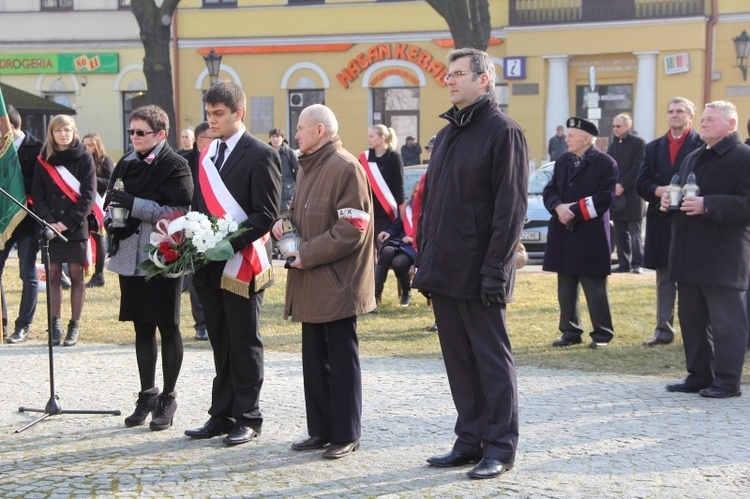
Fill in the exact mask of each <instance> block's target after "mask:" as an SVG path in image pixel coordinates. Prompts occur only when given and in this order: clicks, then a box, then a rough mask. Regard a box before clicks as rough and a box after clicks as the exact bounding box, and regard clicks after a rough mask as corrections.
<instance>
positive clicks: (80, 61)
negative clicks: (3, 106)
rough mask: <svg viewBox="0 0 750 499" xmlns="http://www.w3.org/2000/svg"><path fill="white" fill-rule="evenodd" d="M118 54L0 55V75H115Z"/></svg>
mask: <svg viewBox="0 0 750 499" xmlns="http://www.w3.org/2000/svg"><path fill="white" fill-rule="evenodd" d="M119 70H120V68H119V59H118V54H107V53H102V54H100V53H86V54H81V53H73V54H0V74H39V73H117V72H118V71H119Z"/></svg>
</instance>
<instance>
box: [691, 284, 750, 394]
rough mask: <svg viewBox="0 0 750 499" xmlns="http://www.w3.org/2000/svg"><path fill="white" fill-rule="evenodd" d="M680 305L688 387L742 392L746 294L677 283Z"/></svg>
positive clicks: (716, 287)
mask: <svg viewBox="0 0 750 499" xmlns="http://www.w3.org/2000/svg"><path fill="white" fill-rule="evenodd" d="M677 302H678V307H677V314H678V316H679V317H680V330H681V331H682V341H683V343H684V344H685V363H686V364H687V371H688V377H687V383H689V384H690V385H693V386H709V385H714V386H717V387H719V388H722V389H724V390H730V391H735V390H739V389H740V378H741V377H742V365H743V363H744V362H745V351H746V349H747V334H748V325H747V315H746V312H745V292H744V291H740V290H739V289H733V288H727V287H724V286H709V285H705V284H684V283H677Z"/></svg>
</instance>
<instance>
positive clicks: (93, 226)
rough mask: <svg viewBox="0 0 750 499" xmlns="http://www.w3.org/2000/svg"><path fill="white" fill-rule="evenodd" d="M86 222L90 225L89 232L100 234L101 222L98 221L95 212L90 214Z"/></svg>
mask: <svg viewBox="0 0 750 499" xmlns="http://www.w3.org/2000/svg"><path fill="white" fill-rule="evenodd" d="M86 220H87V221H88V223H89V232H99V220H97V218H96V215H94V212H93V211H92V212H91V213H89V214H88V216H87V217H86Z"/></svg>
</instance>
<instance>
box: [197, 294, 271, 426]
mask: <svg viewBox="0 0 750 499" xmlns="http://www.w3.org/2000/svg"><path fill="white" fill-rule="evenodd" d="M196 290H197V291H198V296H199V297H200V300H201V303H203V310H204V312H205V315H206V327H207V328H208V339H209V340H210V341H211V348H213V352H214V367H215V368H216V376H215V377H214V381H213V390H212V392H211V408H210V409H209V410H208V413H209V414H210V415H212V416H220V417H233V418H235V419H236V420H237V422H238V423H242V424H245V425H247V426H249V427H251V428H253V429H254V430H255V431H257V432H259V433H260V430H261V426H262V425H263V415H262V414H261V412H260V389H261V387H262V386H263V341H262V340H261V337H260V329H259V328H260V311H261V305H262V304H263V291H261V292H260V293H253V292H252V291H251V292H250V298H244V297H242V296H240V295H236V294H234V293H230V292H229V291H225V290H223V289H217V288H213V287H210V286H200V287H196Z"/></svg>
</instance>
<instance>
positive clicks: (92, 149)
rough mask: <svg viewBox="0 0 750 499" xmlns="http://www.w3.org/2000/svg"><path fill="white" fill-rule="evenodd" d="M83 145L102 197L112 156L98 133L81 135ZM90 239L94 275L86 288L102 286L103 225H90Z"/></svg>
mask: <svg viewBox="0 0 750 499" xmlns="http://www.w3.org/2000/svg"><path fill="white" fill-rule="evenodd" d="M83 145H84V147H85V148H86V150H87V151H88V152H89V154H91V156H92V157H93V158H94V164H95V165H96V192H97V193H98V194H99V195H100V196H101V197H102V199H104V193H105V192H106V191H107V185H109V179H110V177H112V170H113V169H114V167H115V165H114V163H112V158H110V157H109V156H107V151H106V150H105V149H104V144H103V143H102V138H101V137H100V136H99V134H98V133H88V134H86V135H84V136H83ZM90 229H91V239H93V242H94V244H95V245H96V260H95V261H94V275H93V276H91V279H90V280H89V282H87V283H86V287H87V288H93V287H100V286H104V272H103V271H104V260H105V259H106V258H107V251H106V250H107V248H106V243H105V238H104V230H103V229H104V228H103V227H90Z"/></svg>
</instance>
